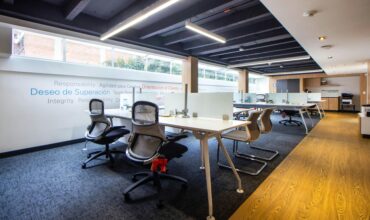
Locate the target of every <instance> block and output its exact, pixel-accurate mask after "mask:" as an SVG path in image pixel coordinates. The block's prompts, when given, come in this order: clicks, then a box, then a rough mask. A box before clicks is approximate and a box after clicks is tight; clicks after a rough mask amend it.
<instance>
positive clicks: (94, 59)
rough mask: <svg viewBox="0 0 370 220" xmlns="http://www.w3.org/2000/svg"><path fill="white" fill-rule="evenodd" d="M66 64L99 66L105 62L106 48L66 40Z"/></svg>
mask: <svg viewBox="0 0 370 220" xmlns="http://www.w3.org/2000/svg"><path fill="white" fill-rule="evenodd" d="M65 48H66V62H70V63H81V64H91V65H100V64H102V63H104V62H105V58H104V57H105V50H106V49H108V48H104V47H99V46H96V45H92V44H87V43H81V42H78V41H72V40H66V42H65Z"/></svg>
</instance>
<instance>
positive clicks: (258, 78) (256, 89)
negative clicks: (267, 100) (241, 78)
mask: <svg viewBox="0 0 370 220" xmlns="http://www.w3.org/2000/svg"><path fill="white" fill-rule="evenodd" d="M248 81H249V92H250V93H268V92H269V80H268V78H267V77H265V76H262V75H259V74H254V73H249V78H248Z"/></svg>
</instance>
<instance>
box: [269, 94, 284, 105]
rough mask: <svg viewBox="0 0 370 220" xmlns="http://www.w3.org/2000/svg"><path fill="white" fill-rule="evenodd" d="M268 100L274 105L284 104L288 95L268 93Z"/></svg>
mask: <svg viewBox="0 0 370 220" xmlns="http://www.w3.org/2000/svg"><path fill="white" fill-rule="evenodd" d="M267 98H268V100H269V101H270V102H272V103H274V104H282V103H285V102H286V100H287V94H286V93H268V94H267Z"/></svg>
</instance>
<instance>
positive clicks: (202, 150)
mask: <svg viewBox="0 0 370 220" xmlns="http://www.w3.org/2000/svg"><path fill="white" fill-rule="evenodd" d="M200 152H201V153H200V161H201V165H200V167H199V169H201V170H204V149H203V147H202V145H201V146H200Z"/></svg>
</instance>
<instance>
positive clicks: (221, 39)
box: [185, 21, 226, 44]
mask: <svg viewBox="0 0 370 220" xmlns="http://www.w3.org/2000/svg"><path fill="white" fill-rule="evenodd" d="M185 27H186V28H187V29H189V30H192V31H194V32H196V33H198V34H201V35H203V36H206V37H208V38H211V39H213V40H215V41H218V42H220V43H223V44H224V43H226V39H225V38H224V37H222V36H220V35H218V34H215V33H213V32H211V31H209V30H206V29H204V28H202V27H200V26H198V25H196V24H194V23H191V22H190V21H186V22H185Z"/></svg>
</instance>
